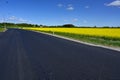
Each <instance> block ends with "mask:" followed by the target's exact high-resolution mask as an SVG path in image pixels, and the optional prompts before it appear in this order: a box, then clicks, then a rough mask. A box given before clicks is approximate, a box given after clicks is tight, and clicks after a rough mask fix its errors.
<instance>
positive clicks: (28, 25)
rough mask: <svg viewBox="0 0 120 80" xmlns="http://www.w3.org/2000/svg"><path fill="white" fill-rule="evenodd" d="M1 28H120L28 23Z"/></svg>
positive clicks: (10, 24) (3, 25)
mask: <svg viewBox="0 0 120 80" xmlns="http://www.w3.org/2000/svg"><path fill="white" fill-rule="evenodd" d="M0 27H7V28H14V27H47V28H48V27H49V28H57V27H58V28H59V27H60V28H62V27H63V28H78V27H80V28H120V26H117V27H114V26H113V27H109V26H103V27H97V26H93V27H91V26H75V25H73V24H64V25H57V26H46V25H38V24H28V23H0Z"/></svg>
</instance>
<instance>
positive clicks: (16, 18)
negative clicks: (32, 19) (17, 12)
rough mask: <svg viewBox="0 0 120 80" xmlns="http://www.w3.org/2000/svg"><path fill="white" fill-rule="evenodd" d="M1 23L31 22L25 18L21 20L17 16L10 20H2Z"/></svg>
mask: <svg viewBox="0 0 120 80" xmlns="http://www.w3.org/2000/svg"><path fill="white" fill-rule="evenodd" d="M1 21H2V22H3V21H5V22H23V23H24V22H25V23H26V22H29V21H28V20H25V19H23V18H19V17H16V16H10V17H8V18H4V19H1Z"/></svg>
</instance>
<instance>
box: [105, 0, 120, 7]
mask: <svg viewBox="0 0 120 80" xmlns="http://www.w3.org/2000/svg"><path fill="white" fill-rule="evenodd" d="M105 5H106V6H116V7H120V0H115V1H113V2H111V3H109V4H105Z"/></svg>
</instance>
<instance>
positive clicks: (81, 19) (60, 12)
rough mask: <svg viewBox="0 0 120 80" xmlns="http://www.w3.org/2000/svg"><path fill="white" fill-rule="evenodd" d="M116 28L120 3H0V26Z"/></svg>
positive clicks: (10, 0)
mask: <svg viewBox="0 0 120 80" xmlns="http://www.w3.org/2000/svg"><path fill="white" fill-rule="evenodd" d="M4 21H5V22H15V23H32V24H42V25H63V24H74V25H77V26H95V25H96V26H120V0H0V22H4Z"/></svg>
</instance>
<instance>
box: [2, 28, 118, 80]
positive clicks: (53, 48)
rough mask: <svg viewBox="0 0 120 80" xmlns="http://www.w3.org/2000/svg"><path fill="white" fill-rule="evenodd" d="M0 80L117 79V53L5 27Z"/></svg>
mask: <svg viewBox="0 0 120 80" xmlns="http://www.w3.org/2000/svg"><path fill="white" fill-rule="evenodd" d="M0 80H120V52H117V51H113V50H109V49H104V48H99V47H92V46H88V45H84V44H80V43H77V42H73V41H68V40H65V39H60V38H56V37H52V36H49V35H45V34H41V33H37V32H32V31H25V30H17V29H9V30H7V31H6V32H4V33H0Z"/></svg>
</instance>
